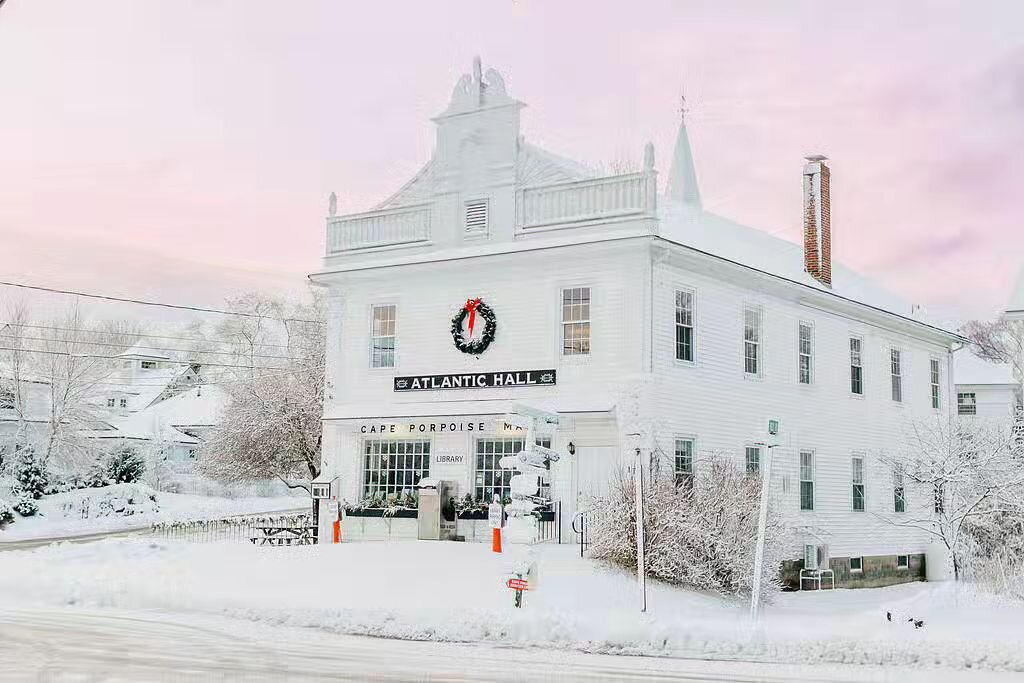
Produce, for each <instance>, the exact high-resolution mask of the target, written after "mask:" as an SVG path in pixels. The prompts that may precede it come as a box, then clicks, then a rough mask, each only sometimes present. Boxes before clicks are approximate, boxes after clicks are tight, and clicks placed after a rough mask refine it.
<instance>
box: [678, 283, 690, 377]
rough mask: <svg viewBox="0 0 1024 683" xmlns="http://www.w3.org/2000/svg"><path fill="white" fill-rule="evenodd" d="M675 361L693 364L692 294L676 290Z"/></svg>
mask: <svg viewBox="0 0 1024 683" xmlns="http://www.w3.org/2000/svg"><path fill="white" fill-rule="evenodd" d="M676 360H681V361H686V362H688V363H692V362H693V292H688V291H686V290H676Z"/></svg>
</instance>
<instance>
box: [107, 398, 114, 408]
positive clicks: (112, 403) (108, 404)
mask: <svg viewBox="0 0 1024 683" xmlns="http://www.w3.org/2000/svg"><path fill="white" fill-rule="evenodd" d="M114 403H115V399H112V398H108V399H107V407H108V408H113V407H114Z"/></svg>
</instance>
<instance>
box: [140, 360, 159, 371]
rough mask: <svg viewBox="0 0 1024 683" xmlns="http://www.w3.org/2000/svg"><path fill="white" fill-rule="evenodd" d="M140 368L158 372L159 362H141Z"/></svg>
mask: <svg viewBox="0 0 1024 683" xmlns="http://www.w3.org/2000/svg"><path fill="white" fill-rule="evenodd" d="M139 367H140V368H141V369H142V370H156V369H157V362H156V361H155V360H143V361H139Z"/></svg>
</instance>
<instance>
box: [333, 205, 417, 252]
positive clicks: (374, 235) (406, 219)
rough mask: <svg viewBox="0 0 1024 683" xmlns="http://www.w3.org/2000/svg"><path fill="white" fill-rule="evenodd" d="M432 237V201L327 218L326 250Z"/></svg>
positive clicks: (397, 243) (413, 240) (340, 249)
mask: <svg viewBox="0 0 1024 683" xmlns="http://www.w3.org/2000/svg"><path fill="white" fill-rule="evenodd" d="M428 239H430V205H429V204H419V205H416V206H403V207H401V208H397V209H384V210H382V211H368V212H366V213H359V214H351V215H348V216H336V217H333V218H328V219H327V253H328V254H336V253H338V252H342V251H352V250H355V249H368V248H371V247H384V246H392V245H399V244H410V243H414V242H424V241H426V240H428Z"/></svg>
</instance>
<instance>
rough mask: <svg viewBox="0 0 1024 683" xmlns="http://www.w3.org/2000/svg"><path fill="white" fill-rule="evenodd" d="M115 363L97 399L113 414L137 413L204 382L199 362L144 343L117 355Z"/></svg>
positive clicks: (96, 400)
mask: <svg viewBox="0 0 1024 683" xmlns="http://www.w3.org/2000/svg"><path fill="white" fill-rule="evenodd" d="M115 365H116V367H115V369H114V371H113V372H112V373H111V374H110V376H109V377H107V378H106V380H105V381H104V382H103V383H102V385H101V386H100V387H99V390H98V392H97V395H96V396H95V398H94V400H95V402H96V403H97V404H98V405H99V406H100V407H102V408H105V409H106V410H107V411H108V413H109V414H110V415H111V416H125V415H129V414H131V413H136V412H138V411H140V410H143V409H145V408H147V407H149V406H151V405H153V404H154V403H157V402H158V401H162V400H164V399H166V398H170V397H171V396H174V395H175V394H177V393H178V392H180V391H183V390H185V389H187V388H188V387H191V386H195V385H197V384H199V383H200V382H201V381H202V379H201V377H200V371H201V366H200V365H199V364H198V363H182V362H180V361H174V360H172V359H171V358H170V357H169V356H165V355H162V354H159V353H153V349H149V348H147V347H145V346H142V345H141V344H136V345H135V346H133V347H132V348H130V349H128V350H127V351H125V352H124V353H119V354H117V356H116V361H115Z"/></svg>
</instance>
